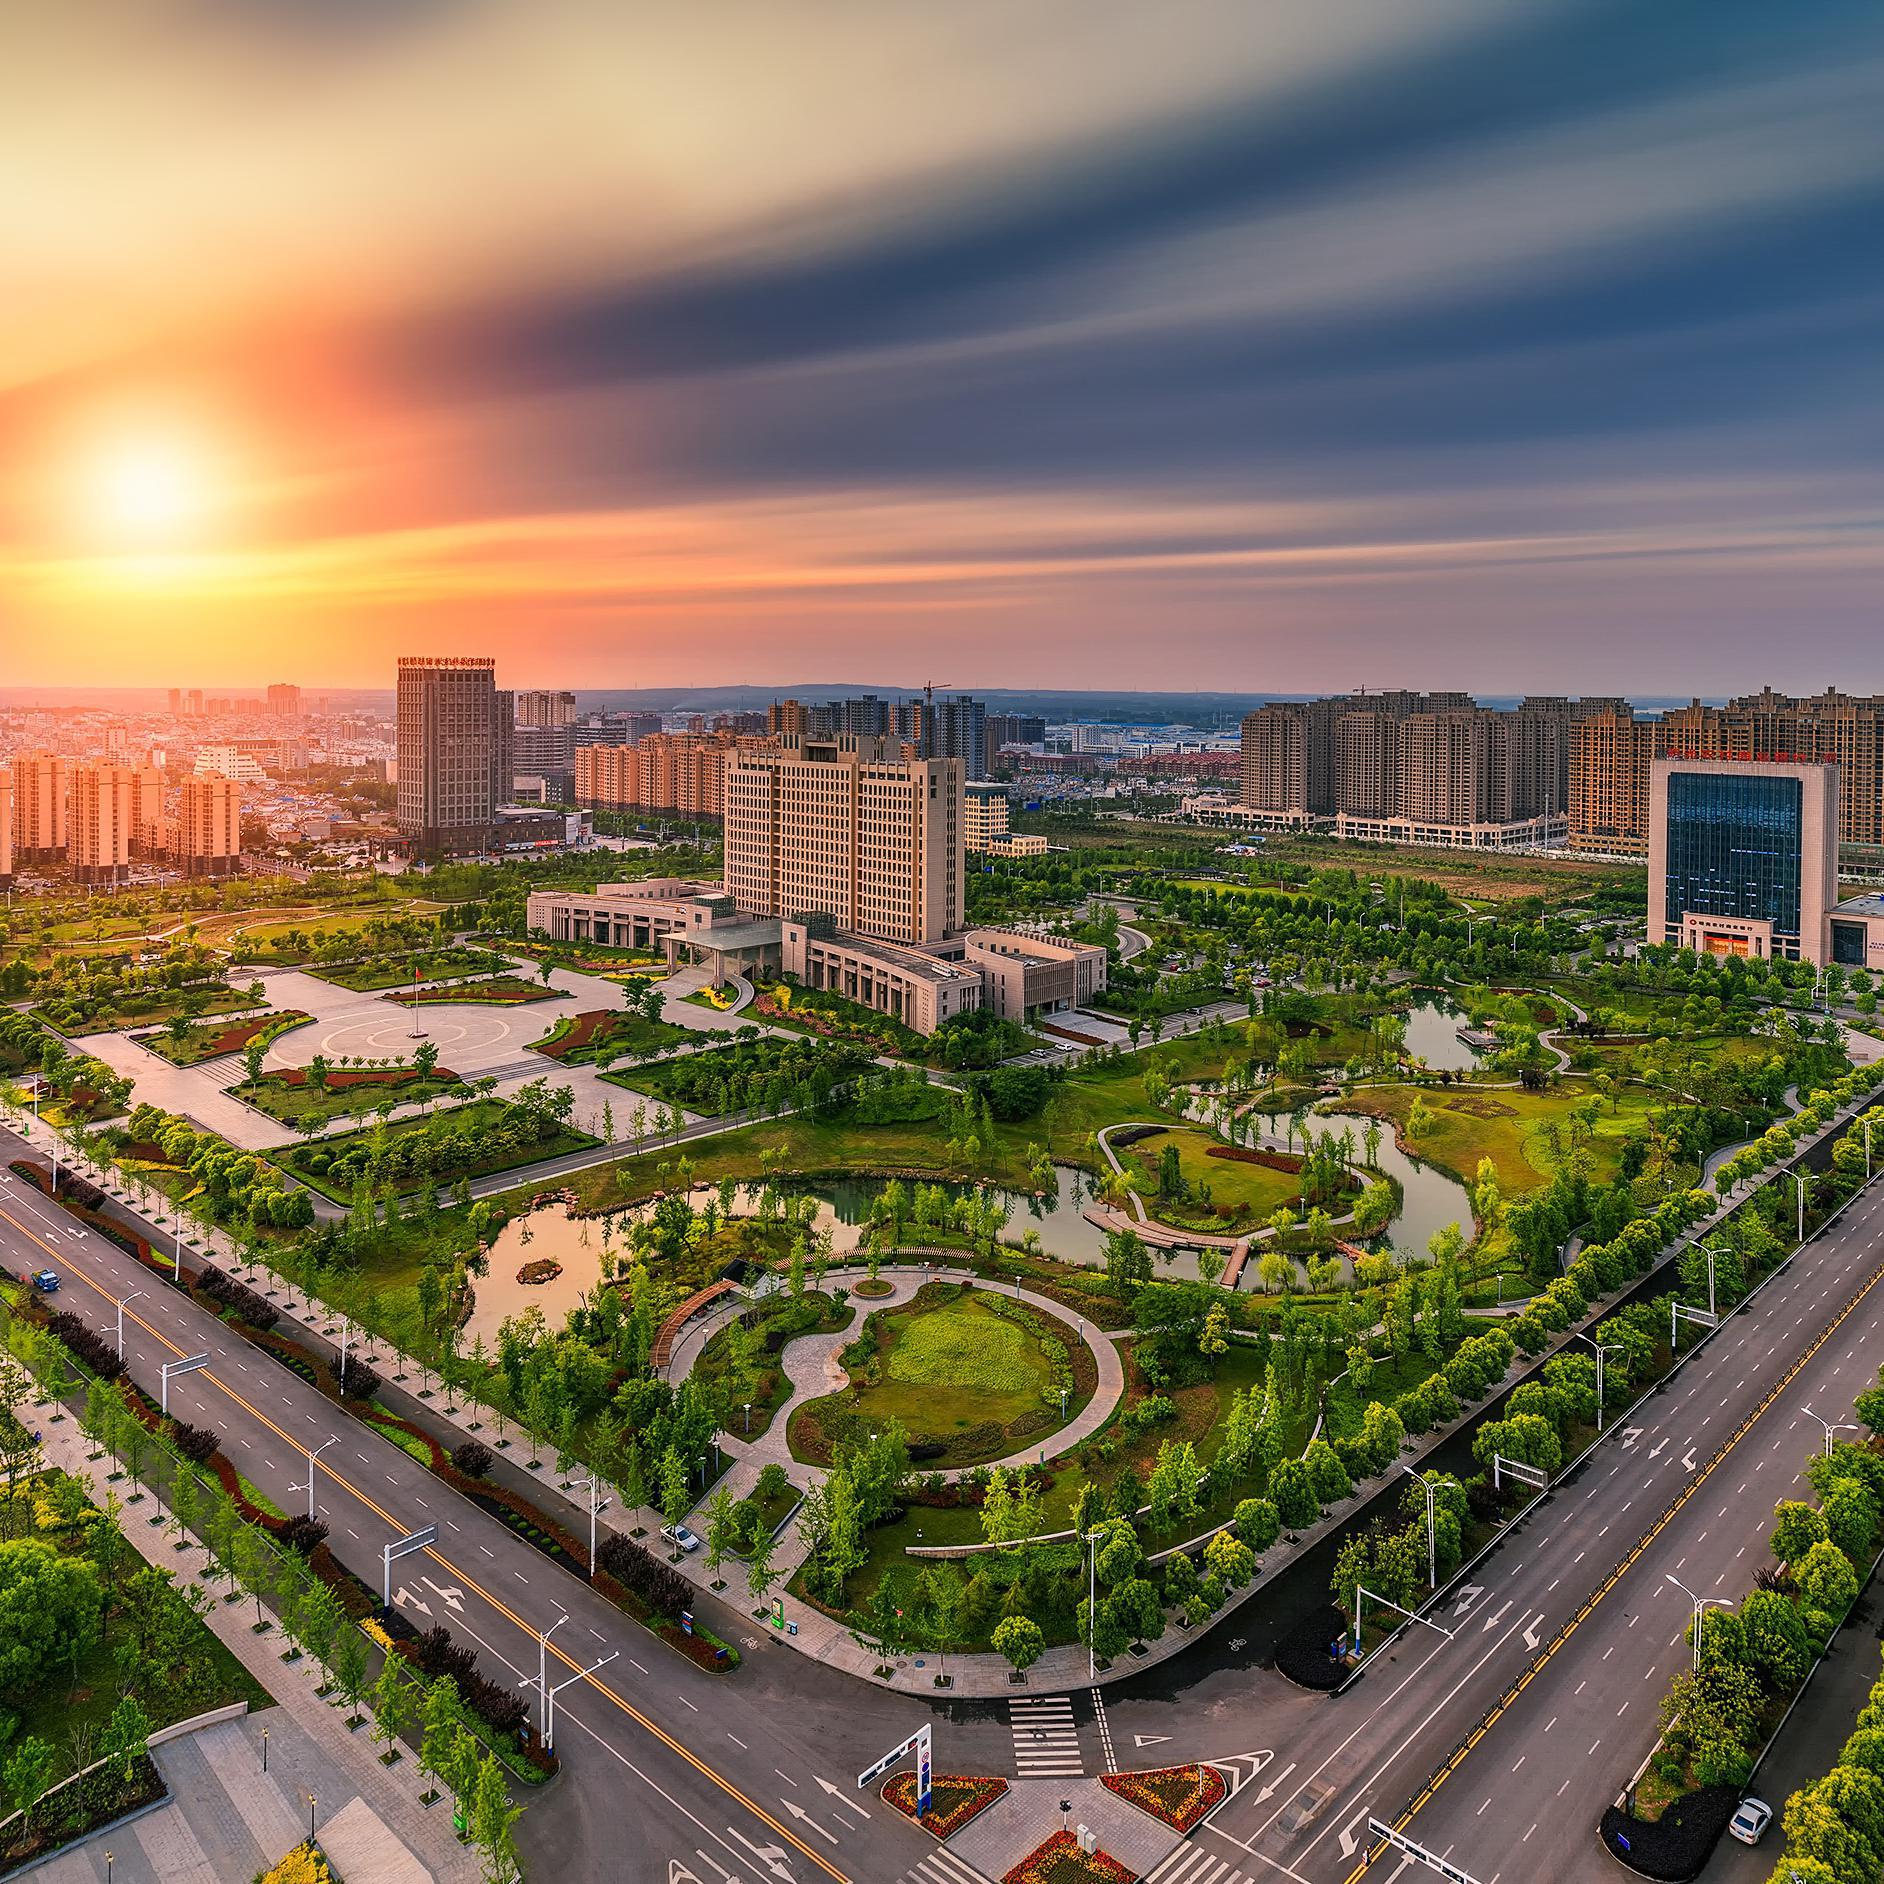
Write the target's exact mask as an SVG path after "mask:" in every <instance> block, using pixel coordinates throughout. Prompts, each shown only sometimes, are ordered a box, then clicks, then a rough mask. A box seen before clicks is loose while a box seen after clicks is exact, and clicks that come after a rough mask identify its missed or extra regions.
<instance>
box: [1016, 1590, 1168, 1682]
mask: <svg viewBox="0 0 1884 1884" xmlns="http://www.w3.org/2000/svg"><path fill="white" fill-rule="evenodd" d="M1146 1587H1147V1588H1149V1587H1150V1586H1149V1585H1147V1586H1146ZM989 1640H990V1641H991V1642H992V1643H993V1645H994V1649H995V1652H996V1653H997V1654H999V1655H1005V1656H1006V1657H1007V1659H1008V1660H1009V1661H1010V1662H1011V1663H1012V1664H1013V1666H1014V1668H1015V1671H1016V1672H1017V1673H1019V1674H1025V1673H1026V1672H1027V1670H1028V1669H1030V1668H1031V1667H1032V1666H1033V1665H1034V1663H1035V1662H1037V1661H1038V1660H1039V1659H1040V1657H1041V1655H1042V1654H1043V1653H1044V1652H1045V1650H1046V1646H1047V1639H1046V1637H1045V1636H1044V1635H1042V1634H1041V1633H1040V1625H1039V1624H1038V1623H1037V1622H1035V1621H1034V1620H1033V1618H1032V1617H1031V1616H1005V1617H1003V1618H1002V1619H1001V1621H999V1622H997V1623H996V1624H995V1625H994V1634H993V1635H992V1636H991V1637H990V1638H989Z"/></svg>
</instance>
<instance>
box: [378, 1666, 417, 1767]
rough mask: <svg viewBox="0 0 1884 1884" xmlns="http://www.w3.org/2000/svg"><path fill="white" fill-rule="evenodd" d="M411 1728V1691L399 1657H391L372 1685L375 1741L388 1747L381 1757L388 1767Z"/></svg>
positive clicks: (381, 1668)
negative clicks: (404, 1734) (402, 1671)
mask: <svg viewBox="0 0 1884 1884" xmlns="http://www.w3.org/2000/svg"><path fill="white" fill-rule="evenodd" d="M411 1725H412V1689H411V1686H410V1684H409V1683H408V1682H407V1680H406V1678H405V1676H404V1674H402V1673H401V1672H400V1667H399V1657H398V1656H397V1655H388V1656H387V1657H386V1659H385V1661H384V1662H382V1663H381V1664H380V1670H379V1679H378V1680H377V1681H375V1682H374V1683H373V1738H374V1739H375V1740H378V1741H382V1742H384V1744H385V1747H386V1752H385V1753H384V1754H382V1755H381V1756H380V1757H381V1758H382V1759H384V1760H385V1761H386V1763H387V1764H388V1765H390V1764H391V1763H392V1760H393V1758H395V1757H397V1755H398V1751H399V1737H400V1735H401V1734H403V1733H404V1732H405V1731H406V1729H407V1728H408V1727H409V1726H411Z"/></svg>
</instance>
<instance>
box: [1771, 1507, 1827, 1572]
mask: <svg viewBox="0 0 1884 1884" xmlns="http://www.w3.org/2000/svg"><path fill="white" fill-rule="evenodd" d="M1828 1535H1829V1533H1828V1532H1827V1530H1826V1527H1825V1520H1824V1518H1823V1517H1822V1516H1820V1514H1819V1511H1818V1508H1817V1507H1816V1506H1814V1505H1808V1504H1803V1503H1801V1502H1800V1501H1799V1500H1798V1499H1796V1498H1783V1499H1781V1500H1780V1502H1779V1503H1778V1504H1776V1505H1775V1506H1774V1507H1773V1531H1772V1538H1771V1542H1772V1546H1773V1555H1774V1556H1775V1557H1777V1558H1778V1559H1779V1561H1780V1562H1781V1563H1786V1564H1796V1563H1797V1562H1799V1560H1800V1559H1801V1558H1802V1557H1804V1555H1805V1554H1806V1552H1807V1551H1809V1550H1810V1549H1811V1548H1812V1546H1813V1545H1814V1544H1818V1543H1822V1542H1823V1541H1824V1540H1825V1538H1826V1537H1827V1536H1828Z"/></svg>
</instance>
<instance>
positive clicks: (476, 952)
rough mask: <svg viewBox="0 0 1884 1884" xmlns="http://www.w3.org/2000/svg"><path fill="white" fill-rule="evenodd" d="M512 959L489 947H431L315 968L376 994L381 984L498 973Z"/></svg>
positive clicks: (319, 975) (343, 984)
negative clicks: (498, 953)
mask: <svg viewBox="0 0 1884 1884" xmlns="http://www.w3.org/2000/svg"><path fill="white" fill-rule="evenodd" d="M509 966H510V964H509V962H508V961H506V960H505V959H504V957H503V956H501V955H494V954H492V953H491V951H490V950H489V949H461V948H452V949H428V950H425V951H423V952H422V953H419V954H411V955H387V956H379V957H376V958H375V959H374V960H372V961H366V962H348V963H343V964H341V965H340V966H339V967H337V968H314V969H310V970H309V971H308V972H309V973H310V974H312V975H313V976H314V977H315V978H316V979H317V980H320V981H330V982H332V983H333V984H334V986H335V987H337V988H350V989H352V990H353V992H354V993H355V994H373V993H376V992H377V991H378V990H379V989H381V988H409V987H411V986H412V985H413V984H414V983H415V982H419V983H423V982H428V981H455V980H458V979H459V978H461V977H462V976H465V975H489V974H496V973H499V972H500V971H502V970H504V969H506V968H508V967H509Z"/></svg>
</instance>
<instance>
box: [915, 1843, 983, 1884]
mask: <svg viewBox="0 0 1884 1884" xmlns="http://www.w3.org/2000/svg"><path fill="white" fill-rule="evenodd" d="M903 1884H988V1879H986V1878H985V1877H983V1876H982V1875H981V1873H980V1872H979V1871H977V1870H976V1869H975V1867H974V1866H973V1865H972V1864H969V1863H968V1862H967V1861H966V1860H965V1859H962V1858H958V1857H956V1855H955V1854H954V1852H952V1851H950V1850H949V1848H948V1847H947V1846H946V1845H938V1846H936V1848H935V1850H933V1851H932V1852H930V1854H929V1855H928V1857H926V1858H919V1859H917V1861H916V1862H915V1864H913V1865H912V1866H911V1867H910V1868H909V1869H908V1870H907V1871H905V1872H904V1873H903Z"/></svg>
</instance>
